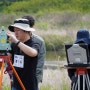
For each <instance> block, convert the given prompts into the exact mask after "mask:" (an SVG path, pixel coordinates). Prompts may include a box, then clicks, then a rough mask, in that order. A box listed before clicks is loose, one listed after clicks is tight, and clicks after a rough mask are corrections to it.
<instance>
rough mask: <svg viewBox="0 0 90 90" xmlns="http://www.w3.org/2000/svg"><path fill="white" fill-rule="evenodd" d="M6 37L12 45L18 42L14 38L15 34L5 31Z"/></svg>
mask: <svg viewBox="0 0 90 90" xmlns="http://www.w3.org/2000/svg"><path fill="white" fill-rule="evenodd" d="M6 34H7V35H8V36H9V40H10V41H11V42H13V43H17V42H18V41H19V40H18V39H17V38H16V36H15V34H14V33H12V32H10V31H7V33H6Z"/></svg>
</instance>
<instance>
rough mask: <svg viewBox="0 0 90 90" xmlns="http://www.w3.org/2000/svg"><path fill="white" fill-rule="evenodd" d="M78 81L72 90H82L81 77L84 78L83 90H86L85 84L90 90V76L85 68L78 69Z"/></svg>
mask: <svg viewBox="0 0 90 90" xmlns="http://www.w3.org/2000/svg"><path fill="white" fill-rule="evenodd" d="M75 76H76V80H75V82H74V83H73V85H72V90H81V89H80V77H81V76H82V78H83V86H82V88H83V90H85V84H86V86H87V90H90V80H89V76H88V72H87V68H86V67H83V68H81V67H80V68H76V74H75Z"/></svg>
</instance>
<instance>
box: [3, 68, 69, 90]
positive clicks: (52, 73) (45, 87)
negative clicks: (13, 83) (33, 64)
mask: <svg viewBox="0 0 90 90" xmlns="http://www.w3.org/2000/svg"><path fill="white" fill-rule="evenodd" d="M40 86H41V89H40V90H70V79H69V77H68V75H67V71H66V69H56V70H52V69H48V68H47V69H45V70H44V76H43V82H42V83H41V84H40ZM3 90H10V83H9V77H8V75H5V74H4V76H3Z"/></svg>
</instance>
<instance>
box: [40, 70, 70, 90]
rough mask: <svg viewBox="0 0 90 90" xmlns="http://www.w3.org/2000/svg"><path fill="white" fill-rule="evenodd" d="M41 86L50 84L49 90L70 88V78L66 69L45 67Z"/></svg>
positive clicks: (68, 89)
mask: <svg viewBox="0 0 90 90" xmlns="http://www.w3.org/2000/svg"><path fill="white" fill-rule="evenodd" d="M41 86H51V88H50V90H54V89H55V90H64V88H65V87H67V89H65V90H70V79H69V77H68V74H67V70H66V69H56V70H52V69H45V70H44V77H43V83H42V85H41Z"/></svg>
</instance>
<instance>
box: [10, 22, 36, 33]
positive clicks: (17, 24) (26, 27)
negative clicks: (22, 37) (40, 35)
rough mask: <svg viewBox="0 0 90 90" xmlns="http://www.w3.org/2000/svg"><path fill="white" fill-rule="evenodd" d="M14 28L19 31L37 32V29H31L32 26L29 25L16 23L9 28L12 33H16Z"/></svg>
mask: <svg viewBox="0 0 90 90" xmlns="http://www.w3.org/2000/svg"><path fill="white" fill-rule="evenodd" d="M14 27H17V28H19V29H22V30H24V31H35V29H33V28H30V26H29V25H28V24H21V23H15V24H13V25H10V26H9V27H8V29H9V30H10V31H12V32H14Z"/></svg>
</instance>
